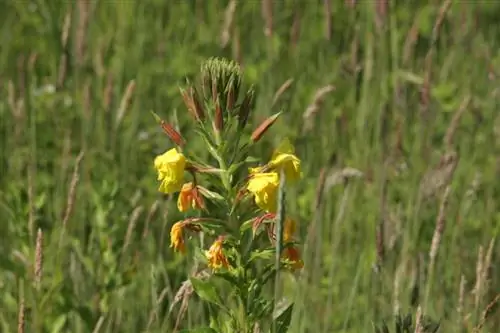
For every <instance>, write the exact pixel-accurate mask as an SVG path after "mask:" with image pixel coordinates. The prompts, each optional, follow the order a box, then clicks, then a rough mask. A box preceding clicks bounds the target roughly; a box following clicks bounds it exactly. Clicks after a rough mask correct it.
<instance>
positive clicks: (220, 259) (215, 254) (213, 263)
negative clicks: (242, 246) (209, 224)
mask: <svg viewBox="0 0 500 333" xmlns="http://www.w3.org/2000/svg"><path fill="white" fill-rule="evenodd" d="M222 242H223V238H222V237H219V238H218V239H217V240H216V241H215V242H214V243H213V244H212V246H210V248H209V249H208V251H205V256H206V257H207V260H208V266H210V267H211V268H212V269H219V268H221V267H225V268H227V267H229V261H228V260H227V257H226V256H225V255H224V253H223V252H222Z"/></svg>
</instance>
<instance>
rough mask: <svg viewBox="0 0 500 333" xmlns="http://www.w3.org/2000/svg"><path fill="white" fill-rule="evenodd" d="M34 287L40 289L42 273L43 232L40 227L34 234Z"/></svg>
mask: <svg viewBox="0 0 500 333" xmlns="http://www.w3.org/2000/svg"><path fill="white" fill-rule="evenodd" d="M34 273H35V288H36V289H37V290H39V289H40V286H41V282H42V273H43V233H42V229H40V228H38V232H37V235H36V246H35V272H34Z"/></svg>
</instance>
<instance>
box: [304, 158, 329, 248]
mask: <svg viewBox="0 0 500 333" xmlns="http://www.w3.org/2000/svg"><path fill="white" fill-rule="evenodd" d="M327 173H328V170H327V168H326V167H323V168H322V169H321V171H320V174H319V177H318V184H317V185H316V195H315V200H314V207H313V212H315V214H314V215H313V219H312V221H311V224H310V225H309V228H308V230H307V239H306V241H305V242H304V245H305V246H310V245H312V244H314V242H315V241H316V237H315V234H316V224H317V223H318V220H319V211H320V207H321V203H322V202H323V196H324V194H325V184H326V179H327ZM304 252H306V251H304Z"/></svg>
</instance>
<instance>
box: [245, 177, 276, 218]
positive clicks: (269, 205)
mask: <svg viewBox="0 0 500 333" xmlns="http://www.w3.org/2000/svg"><path fill="white" fill-rule="evenodd" d="M278 187H279V177H278V174H277V173H276V172H266V173H256V174H253V175H252V176H251V178H250V180H249V181H248V185H247V189H248V191H250V192H251V193H252V194H253V195H254V196H255V203H256V204H257V206H259V207H260V208H261V209H262V210H264V211H267V212H270V213H275V212H276V207H277V202H276V200H277V193H278Z"/></svg>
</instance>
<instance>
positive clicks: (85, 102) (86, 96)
mask: <svg viewBox="0 0 500 333" xmlns="http://www.w3.org/2000/svg"><path fill="white" fill-rule="evenodd" d="M90 84H91V79H90V78H88V79H87V80H86V81H85V84H84V85H83V91H82V111H83V116H84V117H85V119H86V120H87V121H88V120H90V117H91V115H92V109H91V104H92V100H91V91H90Z"/></svg>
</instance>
